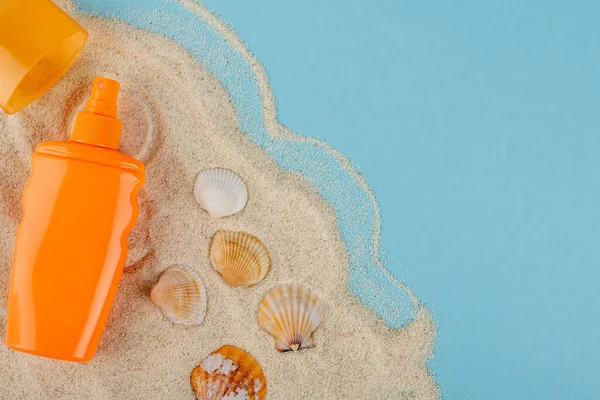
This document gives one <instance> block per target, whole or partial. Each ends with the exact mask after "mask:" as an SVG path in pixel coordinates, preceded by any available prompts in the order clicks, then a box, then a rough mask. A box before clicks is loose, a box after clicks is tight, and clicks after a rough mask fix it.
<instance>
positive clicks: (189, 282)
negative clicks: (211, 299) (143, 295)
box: [150, 266, 206, 325]
mask: <svg viewBox="0 0 600 400" xmlns="http://www.w3.org/2000/svg"><path fill="white" fill-rule="evenodd" d="M150 297H151V298H152V302H154V304H156V305H157V306H158V307H159V308H160V309H161V311H162V312H163V314H164V315H165V317H167V318H168V319H169V320H170V321H171V322H173V323H175V324H184V325H198V324H201V323H202V321H203V320H204V316H205V315H206V288H205V287H204V282H202V278H200V275H198V274H197V273H196V272H194V271H192V270H191V269H189V268H187V267H183V266H177V267H171V268H169V269H167V270H166V271H165V272H163V274H162V275H161V276H160V279H159V280H158V283H157V284H156V286H154V288H153V289H152V292H151V294H150Z"/></svg>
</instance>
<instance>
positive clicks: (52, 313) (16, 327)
mask: <svg viewBox="0 0 600 400" xmlns="http://www.w3.org/2000/svg"><path fill="white" fill-rule="evenodd" d="M118 90H119V83H118V82H116V81H113V80H110V79H106V78H96V79H95V80H94V85H93V89H92V95H91V97H90V99H89V101H88V103H87V106H86V108H85V110H84V111H83V112H80V113H78V115H77V117H76V119H75V125H74V128H73V132H72V135H71V139H70V141H68V142H46V143H42V144H40V145H39V146H38V147H37V149H36V151H35V152H34V154H33V156H32V158H31V165H32V173H31V177H30V179H29V181H28V183H27V185H26V187H25V190H24V193H23V200H22V205H23V219H22V221H21V223H20V225H19V228H18V230H17V237H16V242H15V251H14V258H13V268H12V273H11V283H10V292H9V302H8V320H7V326H6V344H7V345H8V346H9V347H10V348H12V349H14V350H18V351H23V352H26V353H31V354H36V355H40V356H45V357H52V358H57V359H62V360H69V361H89V360H90V359H92V357H93V356H94V354H95V353H96V350H97V348H98V343H99V341H100V337H101V336H102V332H103V331H104V328H105V325H106V321H107V318H108V315H109V312H110V309H111V306H112V303H113V299H114V297H115V293H116V291H117V287H118V285H119V281H120V278H121V274H122V273H123V268H124V265H125V260H126V258H127V251H128V246H127V236H128V233H129V231H130V230H131V229H132V228H133V226H134V225H135V221H136V219H137V214H138V203H137V197H138V193H139V191H140V189H141V188H142V185H143V184H144V181H145V175H144V165H143V164H142V163H141V162H140V161H137V160H135V159H134V158H132V157H129V156H127V155H125V154H123V153H120V152H119V151H117V147H118V145H119V136H120V130H121V121H119V120H117V119H116V115H117V106H116V100H117V95H118Z"/></svg>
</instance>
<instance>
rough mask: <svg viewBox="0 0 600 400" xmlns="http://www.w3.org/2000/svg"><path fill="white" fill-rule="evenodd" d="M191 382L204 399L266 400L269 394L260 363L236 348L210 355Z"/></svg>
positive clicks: (192, 376) (201, 399) (220, 350)
mask: <svg viewBox="0 0 600 400" xmlns="http://www.w3.org/2000/svg"><path fill="white" fill-rule="evenodd" d="M190 383H191V385H192V390H193V391H194V393H195V394H196V396H197V397H198V399H200V400H226V399H227V400H263V399H264V398H265V396H266V395H267V382H266V379H265V376H264V374H263V372H262V368H261V367H260V364H259V363H258V362H257V361H256V360H255V359H254V358H253V357H252V356H251V355H250V354H248V353H246V352H245V351H244V350H241V349H238V348H237V347H234V346H223V347H221V348H220V349H218V350H216V351H213V352H212V353H210V354H209V355H208V356H207V357H206V358H205V359H204V360H202V362H201V363H200V365H198V366H197V367H196V368H194V369H193V370H192V374H191V376H190Z"/></svg>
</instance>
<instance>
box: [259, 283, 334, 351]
mask: <svg viewBox="0 0 600 400" xmlns="http://www.w3.org/2000/svg"><path fill="white" fill-rule="evenodd" d="M322 320H323V313H322V311H321V305H320V302H319V299H318V298H317V296H315V295H314V294H313V293H312V292H311V291H310V290H308V289H307V288H306V287H304V286H302V285H296V284H293V285H282V286H280V287H277V288H275V289H272V290H270V291H269V292H268V293H267V294H266V295H265V297H264V298H263V300H262V302H261V303H260V306H259V310H258V324H259V325H260V326H261V327H262V328H263V329H264V330H266V331H267V332H269V333H270V334H271V335H273V337H275V347H276V348H277V350H279V351H290V350H292V351H297V350H300V349H303V348H305V347H313V346H314V345H315V344H314V341H313V338H312V334H313V332H314V331H315V330H316V329H317V327H318V326H319V324H320V323H321V321H322Z"/></svg>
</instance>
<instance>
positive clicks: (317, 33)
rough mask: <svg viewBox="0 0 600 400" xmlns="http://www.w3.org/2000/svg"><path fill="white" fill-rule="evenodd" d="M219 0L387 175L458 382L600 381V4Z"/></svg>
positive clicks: (300, 128)
mask: <svg viewBox="0 0 600 400" xmlns="http://www.w3.org/2000/svg"><path fill="white" fill-rule="evenodd" d="M204 3H205V4H206V5H207V6H208V7H209V8H211V9H212V10H213V11H215V12H217V13H218V14H220V15H221V16H222V17H223V18H224V19H225V20H226V21H228V22H229V23H230V24H231V25H232V26H233V27H234V28H235V29H236V30H237V31H238V33H239V34H240V36H241V37H242V39H243V40H244V41H245V42H246V43H247V44H248V46H249V47H250V49H251V50H252V51H253V53H254V54H255V55H256V57H257V58H258V59H259V60H260V61H261V62H262V63H263V65H264V66H265V68H266V70H267V72H268V74H269V77H270V79H271V83H272V85H273V89H274V92H275V96H276V99H277V104H278V109H279V115H280V120H281V122H282V123H284V124H285V125H287V126H289V127H290V128H292V129H293V130H294V131H296V132H298V133H301V134H303V135H309V136H315V137H318V138H321V139H324V140H327V141H328V142H329V143H330V144H332V145H333V146H334V147H336V148H338V149H340V150H342V151H343V152H344V153H346V154H347V155H349V156H350V157H351V158H352V159H353V160H355V161H356V162H357V163H358V164H359V165H360V166H361V170H362V172H363V173H364V174H365V175H366V177H367V178H368V180H369V182H370V183H371V184H372V186H373V188H374V190H375V192H376V194H377V195H378V197H379V199H380V202H381V206H382V212H383V220H384V227H383V239H384V243H385V245H386V247H387V248H388V249H389V250H390V252H391V253H392V254H391V256H392V257H393V258H394V259H395V260H396V261H397V263H396V264H397V265H398V266H399V264H400V263H401V264H402V275H401V276H399V277H400V278H401V279H403V280H404V281H406V282H407V283H408V284H409V285H410V286H411V287H413V288H414V289H415V290H416V292H417V294H419V296H420V297H421V298H422V299H423V300H424V301H425V302H426V303H427V304H428V306H429V307H430V308H431V309H432V310H433V311H434V313H435V316H436V319H437V320H438V323H439V340H438V344H437V350H436V353H437V355H436V357H435V359H434V360H433V363H432V367H433V369H434V371H435V373H436V375H437V380H438V381H439V382H440V384H441V386H442V391H443V394H444V397H445V398H448V399H506V398H511V399H565V398H568V399H592V398H597V395H596V387H595V384H596V383H597V381H598V380H599V379H600V372H599V371H600V346H599V345H598V338H599V337H600V321H599V319H600V317H599V313H598V305H599V304H600V301H599V300H598V295H597V287H598V283H599V282H600V272H599V270H600V256H599V254H598V244H599V243H600V227H599V223H600V215H599V214H600V212H599V211H598V205H599V203H600V165H599V163H598V160H599V159H600V158H599V156H600V141H599V139H598V137H597V136H598V133H599V129H598V128H599V122H600V121H599V119H600V113H599V112H598V106H599V105H600V102H599V97H600V78H599V77H600V75H599V71H600V43H599V38H600V23H599V22H598V16H599V15H600V4H599V3H598V2H592V1H589V2H583V1H570V2H568V1H562V2H559V1H550V0H547V1H513V0H506V1H502V2H492V1H487V2H482V1H470V0H469V1H467V0H463V1H460V2H456V1H427V2H425V1H401V0H394V1H392V0H380V1H377V2H373V1H358V0H344V1H338V0H335V1H334V0H330V1H316V0H302V1H300V0H286V1H280V0H261V1H255V2H240V1H239V0H205V1H204ZM398 271H399V269H398Z"/></svg>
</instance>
